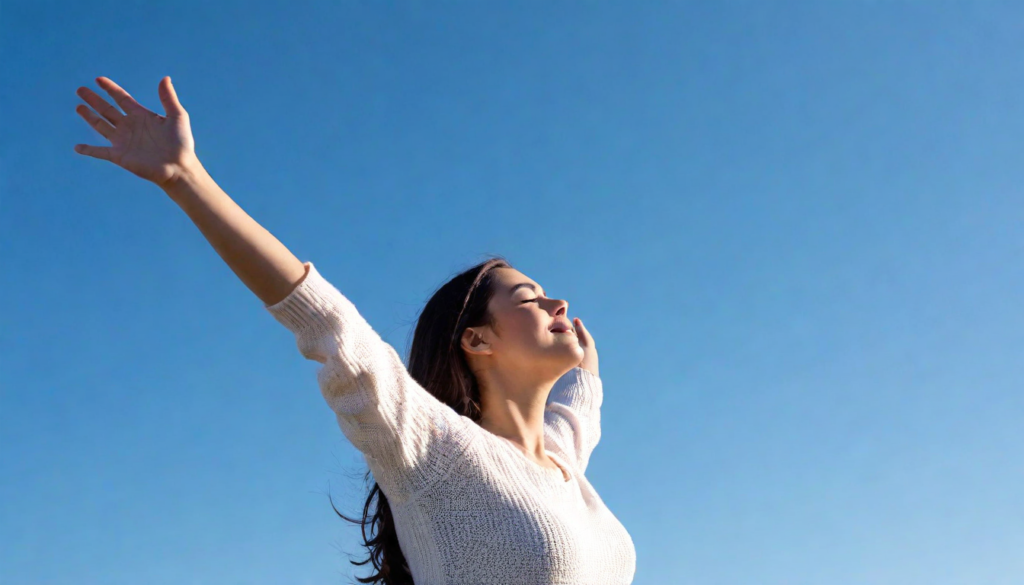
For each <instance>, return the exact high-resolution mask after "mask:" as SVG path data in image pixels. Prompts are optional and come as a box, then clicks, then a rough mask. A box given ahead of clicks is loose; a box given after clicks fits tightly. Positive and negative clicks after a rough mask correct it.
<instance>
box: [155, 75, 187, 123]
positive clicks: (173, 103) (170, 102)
mask: <svg viewBox="0 0 1024 585" xmlns="http://www.w3.org/2000/svg"><path fill="white" fill-rule="evenodd" d="M158 93H159V94H160V103H161V104H163V106H164V112H166V114H167V117H168V118H177V117H180V116H187V115H188V112H186V111H185V108H183V107H182V105H181V102H180V101H178V94H177V93H176V92H175V91H174V85H172V84H171V78H170V76H167V77H164V78H163V79H161V80H160V87H159V88H158Z"/></svg>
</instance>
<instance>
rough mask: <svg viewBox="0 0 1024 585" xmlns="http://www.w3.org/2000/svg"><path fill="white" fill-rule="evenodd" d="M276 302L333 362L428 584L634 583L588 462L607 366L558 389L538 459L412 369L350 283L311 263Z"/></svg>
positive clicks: (334, 395)
mask: <svg viewBox="0 0 1024 585" xmlns="http://www.w3.org/2000/svg"><path fill="white" fill-rule="evenodd" d="M305 266H306V268H307V274H306V277H305V278H304V280H303V281H302V282H301V283H300V284H299V285H298V286H297V287H296V288H295V290H294V291H292V292H291V293H290V294H289V295H288V297H287V298H285V299H284V300H282V301H281V302H279V303H276V304H274V305H270V306H266V309H267V310H268V311H269V312H270V313H271V314H272V315H273V316H274V318H275V319H277V320H278V321H279V322H280V323H282V324H283V325H284V326H285V327H287V328H288V329H289V330H290V331H291V332H292V333H294V334H295V337H296V340H297V343H298V347H299V351H300V352H301V353H302V355H303V356H305V357H306V358H308V359H311V360H315V361H317V362H320V363H321V364H323V366H322V367H320V368H319V369H318V371H317V379H318V381H319V384H320V390H321V392H322V393H323V396H324V398H325V399H326V400H327V404H328V405H329V406H330V407H331V409H332V410H333V411H334V412H335V414H336V415H337V419H338V424H339V426H340V427H341V430H342V432H343V433H344V434H345V436H346V437H347V438H348V440H350V441H351V442H352V444H353V445H354V446H355V447H356V448H357V449H359V451H361V452H362V453H363V455H364V457H365V459H366V463H367V465H368V466H369V468H370V471H371V472H372V473H373V477H374V479H375V480H376V482H377V483H378V484H379V485H380V487H381V489H382V490H383V491H384V494H385V495H386V496H387V498H388V502H389V503H390V505H391V512H392V515H393V517H394V520H395V527H396V530H397V533H398V540H399V543H400V544H401V547H402V552H403V553H404V554H405V558H406V560H407V561H408V563H409V568H410V570H411V572H412V575H413V579H414V580H415V583H416V585H454V584H459V585H463V584H464V585H490V584H493V585H506V584H508V585H511V584H522V585H555V584H558V585H563V584H564V585H569V584H573V585H578V584H585V585H603V584H609V585H611V584H628V583H631V582H632V580H633V574H634V571H635V568H636V551H635V549H634V547H633V541H632V539H631V538H630V536H629V533H627V532H626V529H625V528H624V527H623V526H622V524H621V523H620V522H619V521H618V519H616V518H615V516H614V515H612V513H611V512H610V511H609V510H608V508H607V507H606V506H605V504H604V502H603V501H602V500H601V498H600V497H599V496H598V495H597V492H596V491H595V490H594V488H593V486H591V485H590V482H588V481H587V478H586V477H585V476H584V475H583V472H584V471H585V470H586V467H587V461H588V460H589V459H590V454H591V452H592V451H593V449H594V447H595V446H596V445H597V442H598V440H599V438H600V436H601V429H600V407H601V402H602V396H603V395H602V392H603V390H602V385H601V379H600V378H599V377H598V376H596V375H594V374H592V373H590V372H588V371H587V370H584V369H582V368H574V369H573V370H571V371H570V372H568V373H567V374H565V375H564V376H562V378H560V379H559V380H558V381H557V383H556V384H555V386H554V388H552V390H551V393H550V395H549V397H548V401H547V407H546V410H545V413H544V446H545V449H546V450H547V452H548V454H549V455H550V456H551V457H552V459H554V460H555V461H556V462H557V463H558V464H559V466H560V467H562V468H564V469H565V470H566V472H567V473H568V474H569V476H570V477H569V479H568V481H566V480H565V475H564V474H563V472H562V471H561V470H558V469H551V468H547V467H543V466H541V465H539V464H537V463H536V462H534V461H531V460H530V459H528V458H527V457H526V455H525V454H524V453H523V452H522V451H520V450H519V449H518V448H516V447H515V446H514V445H513V444H512V443H511V442H510V441H509V440H508V439H505V438H503V437H499V436H498V435H495V434H493V433H491V432H490V431H487V430H486V429H484V428H483V427H481V426H479V425H478V424H476V423H475V422H473V421H472V420H471V419H470V418H469V417H465V416H462V415H459V414H458V413H456V412H455V410H453V409H452V408H451V407H449V406H448V405H446V404H444V403H443V402H441V401H440V400H438V399H437V398H435V397H434V396H433V395H432V394H430V393H429V392H427V391H426V390H425V389H424V388H423V387H422V386H420V385H419V384H418V383H417V382H416V381H415V380H414V379H413V378H412V376H411V375H409V372H408V370H407V369H406V367H405V364H404V363H403V362H402V360H401V359H400V358H399V356H398V354H397V353H396V352H395V349H394V348H393V347H392V346H391V345H389V344H388V343H386V342H385V341H384V340H383V339H381V337H380V336H379V335H378V334H377V333H376V332H375V331H374V330H373V329H372V328H371V327H370V325H369V324H368V323H367V322H366V320H365V319H364V318H363V317H362V315H360V314H359V312H358V311H357V310H356V307H355V306H354V305H353V304H352V303H351V301H349V300H348V299H347V298H346V297H345V296H343V295H342V294H341V293H340V292H339V291H338V289H336V288H335V287H334V286H333V285H331V284H330V283H329V282H328V281H327V280H325V279H324V278H323V277H322V276H321V275H320V274H319V272H318V271H317V270H316V268H315V267H314V266H313V263H312V262H306V263H305Z"/></svg>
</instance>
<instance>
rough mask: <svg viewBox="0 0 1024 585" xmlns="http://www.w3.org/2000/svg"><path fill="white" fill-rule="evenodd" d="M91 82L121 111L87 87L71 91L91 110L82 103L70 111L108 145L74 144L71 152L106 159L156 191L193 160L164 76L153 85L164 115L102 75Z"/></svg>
mask: <svg viewBox="0 0 1024 585" xmlns="http://www.w3.org/2000/svg"><path fill="white" fill-rule="evenodd" d="M96 83H97V84H98V85H99V86H100V87H101V88H103V89H104V90H105V91H106V92H107V93H108V94H110V97H112V98H113V100H114V102H115V103H116V104H117V105H119V106H121V110H124V113H122V112H121V111H120V110H118V109H117V108H115V107H114V106H112V105H111V104H110V103H108V102H107V101H106V100H104V99H103V98H102V97H100V96H99V95H98V94H97V93H96V92H94V91H92V90H91V89H89V88H87V87H79V88H78V91H77V92H76V93H77V94H78V96H79V97H80V98H82V99H83V100H85V102H86V103H88V104H89V105H90V106H92V107H93V110H95V112H94V111H93V110H90V109H89V108H87V107H86V106H85V105H83V104H78V106H77V107H76V108H75V111H77V112H78V113H79V114H80V115H81V116H82V117H83V118H85V121H86V122H88V123H89V125H90V126H92V128H93V130H96V131H97V132H99V133H100V134H101V135H102V136H103V137H104V138H106V139H107V140H109V141H110V146H89V145H86V144H76V145H75V152H77V153H80V154H84V155H86V156H91V157H93V158H99V159H103V160H108V161H110V162H112V163H114V164H116V165H117V166H119V167H121V168H123V169H125V170H128V171H131V172H132V173H134V174H135V175H136V176H139V177H142V178H143V179H146V180H147V181H151V182H153V183H155V184H156V185H158V186H160V187H161V188H166V187H167V186H168V185H170V184H171V183H173V182H174V180H175V179H176V178H177V177H178V176H179V174H180V173H181V172H182V170H183V169H185V168H186V167H187V166H188V165H190V164H192V163H193V162H196V161H197V158H196V154H195V141H194V140H193V139H192V128H191V126H190V124H189V118H188V112H186V111H185V108H183V107H182V106H181V102H179V101H178V95H177V94H176V93H175V92H174V86H173V85H171V78H170V77H164V78H163V79H161V80H160V85H159V86H158V87H157V93H158V94H159V95H160V103H162V104H163V106H164V111H165V112H166V114H167V115H166V116H161V115H159V114H157V113H156V112H151V111H149V110H147V109H146V108H145V107H143V106H142V105H141V104H139V102H137V101H135V99H134V98H132V96H131V95H129V94H128V92H126V91H125V90H123V89H122V88H121V86H119V85H117V84H116V83H114V82H113V81H112V80H110V79H109V78H107V77H97V78H96ZM97 112H98V115H97Z"/></svg>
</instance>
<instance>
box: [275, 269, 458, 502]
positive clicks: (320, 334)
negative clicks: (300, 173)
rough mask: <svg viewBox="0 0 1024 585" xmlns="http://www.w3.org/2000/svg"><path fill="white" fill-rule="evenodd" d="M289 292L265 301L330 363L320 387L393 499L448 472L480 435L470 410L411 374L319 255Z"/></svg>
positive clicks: (311, 352) (306, 351)
mask: <svg viewBox="0 0 1024 585" xmlns="http://www.w3.org/2000/svg"><path fill="white" fill-rule="evenodd" d="M304 265H305V266H306V276H305V277H304V278H303V280H302V281H301V282H300V283H299V284H298V285H297V286H296V288H295V289H294V290H293V291H292V292H291V293H289V295H288V296H287V297H285V298H284V299H283V300H281V301H280V302H278V303H275V304H274V305H264V307H265V308H266V310H267V311H269V312H270V314H271V315H273V316H274V318H275V319H277V321H279V322H280V323H281V324H282V325H284V326H285V327H286V328H288V330H290V331H291V332H292V333H293V334H294V335H295V339H296V342H297V345H298V348H299V352H300V353H301V354H302V355H303V356H304V357H306V358H307V359H310V360H314V361H317V362H319V363H321V364H322V366H321V367H320V368H318V370H317V381H318V383H319V385H320V391H321V393H322V394H323V396H324V399H325V400H326V401H327V404H328V406H330V408H331V410H333V411H334V413H335V415H336V416H337V420H338V425H339V426H340V427H341V430H342V432H343V433H344V435H345V436H346V437H347V438H348V440H349V441H351V442H352V445H353V446H355V448H356V449H358V450H359V451H361V452H362V453H363V455H364V457H365V459H366V462H367V464H368V466H369V467H370V470H371V471H372V472H373V476H374V479H375V480H376V481H377V483H379V484H380V486H381V489H382V490H383V491H384V493H385V495H386V496H387V497H388V499H389V500H391V501H393V502H394V503H395V504H400V503H403V502H405V501H406V500H408V499H409V498H411V497H412V496H413V495H414V494H415V493H417V492H418V491H420V490H422V489H424V488H426V487H428V486H429V485H431V484H432V483H433V482H434V481H436V480H438V479H440V478H442V477H444V475H445V474H446V473H447V472H448V470H449V468H450V466H451V465H452V464H453V463H454V462H455V461H456V459H457V458H458V457H459V456H460V455H461V454H462V452H463V450H464V449H465V448H466V446H468V444H469V439H470V437H471V436H472V435H471V433H469V432H468V429H467V428H466V427H465V425H466V424H467V422H468V423H470V424H473V423H472V420H470V419H469V418H466V417H463V416H461V415H460V414H458V413H457V412H455V410H454V409H452V408H451V407H449V406H448V405H447V404H445V403H443V402H441V401H440V400H438V399H437V398H436V397H434V395H433V394H430V393H429V392H427V390H426V389H424V388H423V387H422V386H420V384H419V383H418V382H416V380H415V379H414V378H413V377H412V376H411V375H410V374H409V371H408V370H407V369H406V367H405V364H404V363H403V362H402V360H401V359H400V358H399V356H398V353H397V352H396V351H395V349H394V348H393V347H392V346H391V345H390V344H388V343H386V342H385V341H384V340H383V339H381V337H380V336H379V335H378V334H377V332H376V331H374V330H373V329H372V328H371V327H370V325H369V323H367V321H366V320H365V319H364V318H363V317H362V315H360V313H359V312H358V311H357V310H356V307H355V306H354V305H353V304H352V303H351V301H349V300H348V298H346V297H345V296H344V295H342V294H341V293H340V292H339V291H338V289H336V288H335V287H334V286H333V285H332V284H330V283H329V282H328V281H327V280H325V279H324V278H323V277H322V276H321V275H320V273H319V272H318V271H317V269H316V267H315V266H314V265H313V263H312V262H305V263H304Z"/></svg>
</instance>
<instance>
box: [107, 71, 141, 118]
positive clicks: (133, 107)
mask: <svg viewBox="0 0 1024 585" xmlns="http://www.w3.org/2000/svg"><path fill="white" fill-rule="evenodd" d="M96 83H97V84H99V86H100V87H102V88H103V90H104V91H106V92H107V93H109V94H110V97H112V98H114V101H115V102H117V105H119V106H121V109H122V110H124V113H125V114H133V113H140V112H149V110H147V109H146V108H144V107H142V104H140V103H139V102H137V101H135V98H133V97H132V96H131V95H130V94H129V93H128V92H127V91H125V90H124V89H122V88H121V86H120V85H118V84H116V83H114V82H113V81H112V80H111V79H110V78H109V77H97V78H96Z"/></svg>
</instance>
